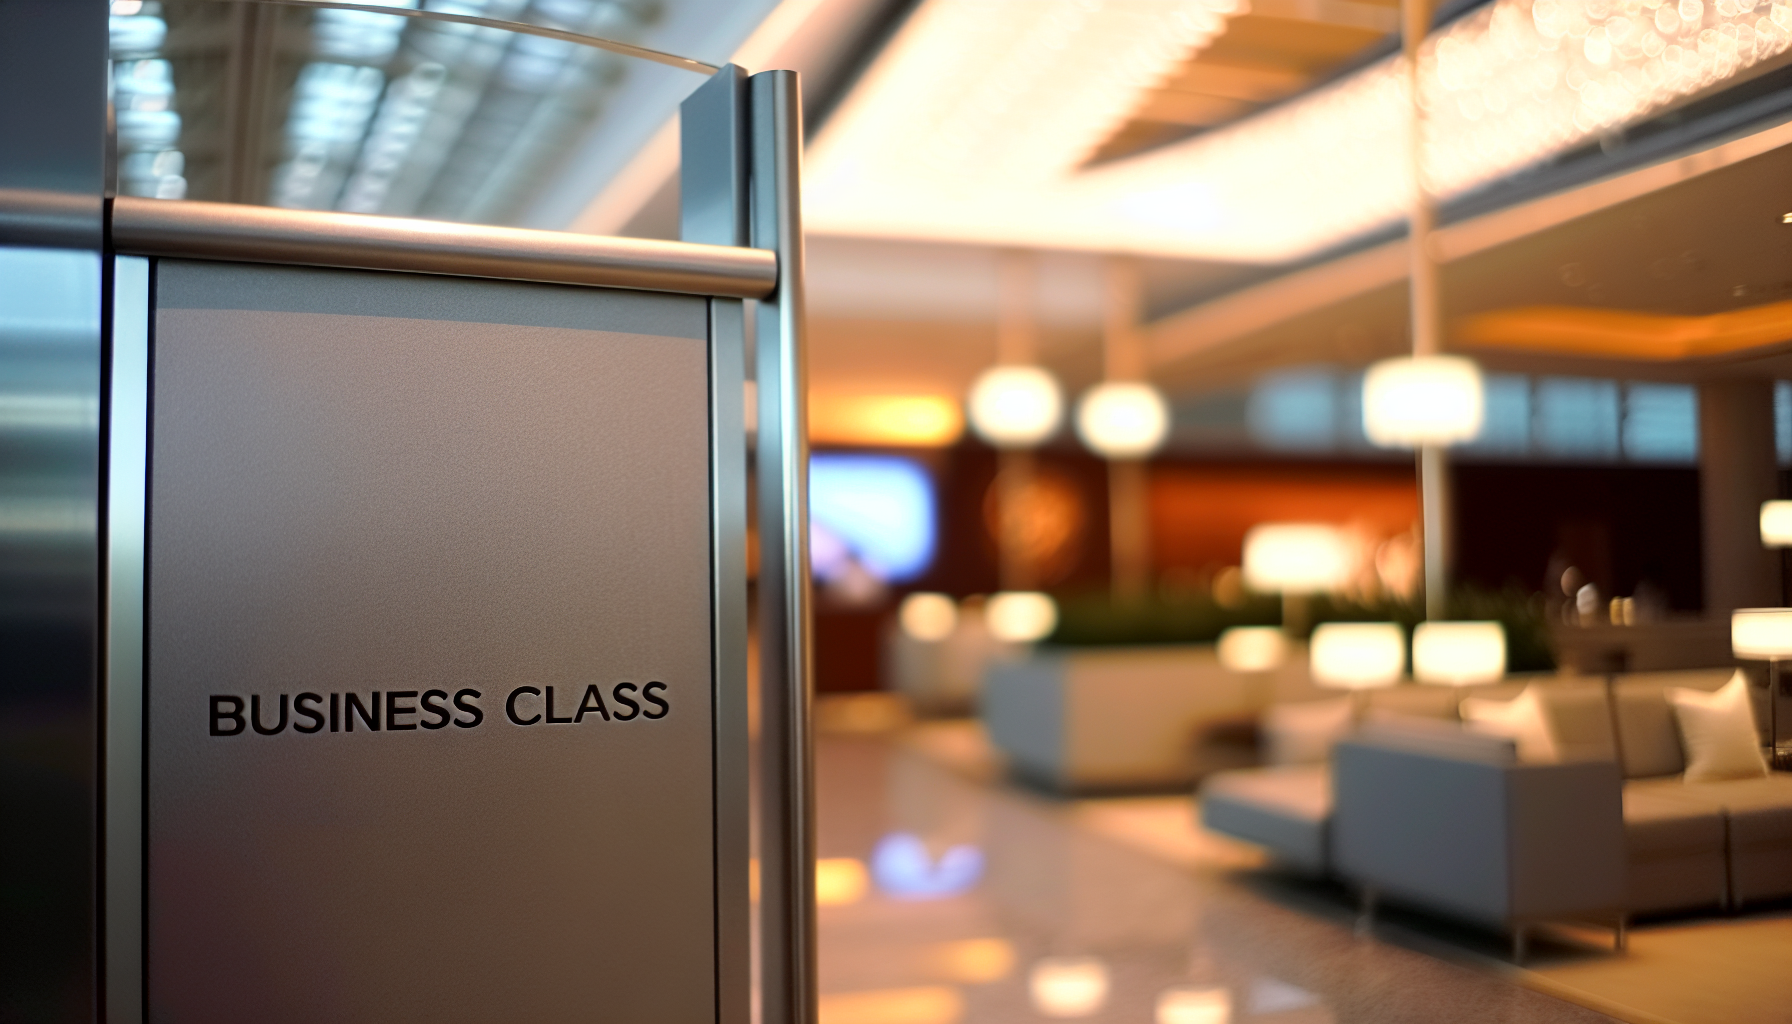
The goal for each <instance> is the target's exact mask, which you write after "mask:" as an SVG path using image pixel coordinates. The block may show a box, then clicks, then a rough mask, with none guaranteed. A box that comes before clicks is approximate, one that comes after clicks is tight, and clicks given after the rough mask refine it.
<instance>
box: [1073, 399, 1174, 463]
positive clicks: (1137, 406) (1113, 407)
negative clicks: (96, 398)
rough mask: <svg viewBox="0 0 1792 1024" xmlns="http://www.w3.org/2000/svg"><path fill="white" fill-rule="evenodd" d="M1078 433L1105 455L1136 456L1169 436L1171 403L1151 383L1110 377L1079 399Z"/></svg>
mask: <svg viewBox="0 0 1792 1024" xmlns="http://www.w3.org/2000/svg"><path fill="white" fill-rule="evenodd" d="M1076 433H1077V436H1078V437H1080V438H1082V439H1083V443H1084V444H1086V445H1088V446H1089V449H1090V450H1091V451H1093V452H1095V453H1096V454H1097V455H1100V456H1102V457H1103V458H1109V459H1136V458H1139V457H1140V456H1144V455H1150V454H1151V453H1152V452H1154V451H1157V448H1158V446H1159V445H1161V444H1163V443H1164V438H1165V437H1167V436H1169V433H1170V407H1169V405H1168V404H1167V403H1166V402H1165V401H1164V397H1163V396H1162V395H1160V394H1158V391H1157V389H1156V388H1154V387H1152V386H1151V385H1149V384H1137V383H1124V382H1119V381H1109V382H1108V383H1106V384H1099V385H1097V386H1095V387H1093V388H1090V389H1089V390H1088V391H1087V392H1086V393H1085V394H1084V395H1083V398H1082V401H1080V402H1078V403H1077V407H1076Z"/></svg>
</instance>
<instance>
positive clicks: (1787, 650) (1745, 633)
mask: <svg viewBox="0 0 1792 1024" xmlns="http://www.w3.org/2000/svg"><path fill="white" fill-rule="evenodd" d="M1730 651H1731V652H1732V653H1733V654H1735V655H1736V657H1738V658H1750V659H1758V660H1761V661H1769V660H1774V659H1779V658H1792V608H1738V609H1736V610H1735V611H1733V612H1731V613H1730Z"/></svg>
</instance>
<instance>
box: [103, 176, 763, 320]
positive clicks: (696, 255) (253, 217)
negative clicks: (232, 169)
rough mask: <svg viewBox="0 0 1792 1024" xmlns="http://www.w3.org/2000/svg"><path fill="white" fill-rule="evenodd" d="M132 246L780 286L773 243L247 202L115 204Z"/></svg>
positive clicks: (527, 274) (732, 286)
mask: <svg viewBox="0 0 1792 1024" xmlns="http://www.w3.org/2000/svg"><path fill="white" fill-rule="evenodd" d="M111 236H112V244H113V246H114V248H115V249H116V250H117V251H118V252H120V253H126V254H130V255H137V256H174V257H188V258H193V259H216V260H241V261H245V262H254V263H285V264H300V265H305V266H316V267H344V268H350V269H356V270H399V271H411V272H415V273H426V274H449V275H455V276H465V277H491V278H503V279H507V280H513V281H540V282H546V283H551V284H579V285H597V286H603V287H610V288H632V289H639V290H643V291H657V292H680V293H684V294H690V295H722V296H729V297H732V298H742V299H757V298H763V297H765V296H766V295H768V294H770V293H771V291H772V290H773V288H775V287H776V285H777V282H778V260H777V256H776V255H775V254H774V253H772V252H770V251H768V250H765V249H751V248H745V247H738V246H726V245H701V244H698V243H695V242H668V241H661V240H658V239H650V238H609V237H604V236H599V235H585V234H578V233H575V232H568V231H539V230H535V229H530V228H505V227H492V226H489V225H483V224H462V223H458V222H453V221H439V220H418V219H412V218H407V217H380V216H372V215H368V214H359V213H327V212H320V211H315V210H285V209H279V208H276V207H270V206H248V205H244V204H239V203H205V202H193V201H186V200H180V201H176V200H167V199H139V198H134V197H130V196H119V197H118V198H117V199H115V200H113V205H112V230H111Z"/></svg>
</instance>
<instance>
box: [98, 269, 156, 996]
mask: <svg viewBox="0 0 1792 1024" xmlns="http://www.w3.org/2000/svg"><path fill="white" fill-rule="evenodd" d="M149 280H150V275H149V261H148V260H146V259H144V258H143V257H141V256H114V257H112V374H111V377H112V386H111V388H110V393H109V394H108V396H107V404H108V406H109V410H108V411H109V416H108V418H107V426H108V429H107V431H106V434H107V437H106V444H107V457H106V547H105V552H106V578H105V586H106V609H105V610H106V616H105V623H106V632H105V639H106V647H105V651H106V656H105V658H104V659H103V664H104V665H105V698H106V701H105V709H106V714H105V723H106V728H105V733H104V735H105V762H104V763H105V766H106V776H105V799H104V800H103V801H101V806H103V807H104V808H105V818H104V822H105V830H104V839H105V845H104V849H103V850H102V851H101V854H102V861H103V864H104V871H103V873H102V878H103V879H104V882H105V893H106V912H105V915H104V918H103V921H104V925H105V930H104V936H103V937H104V940H105V941H104V947H103V948H104V951H105V957H104V963H105V976H104V978H103V979H102V980H103V983H104V986H105V991H106V994H107V999H106V1014H105V1019H106V1022H107V1024H140V1022H141V1021H142V1020H143V571H144V546H143V545H144V535H143V531H144V528H145V526H146V524H147V521H148V520H147V516H146V513H147V512H148V505H147V502H148V497H149V495H148V486H149V308H150V303H149V289H150V284H149Z"/></svg>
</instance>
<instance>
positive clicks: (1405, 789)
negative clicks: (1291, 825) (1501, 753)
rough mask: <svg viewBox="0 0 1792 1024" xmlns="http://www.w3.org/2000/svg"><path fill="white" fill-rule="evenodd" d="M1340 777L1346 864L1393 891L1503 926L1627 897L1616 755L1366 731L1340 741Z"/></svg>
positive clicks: (1337, 833) (1363, 879) (1336, 831)
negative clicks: (1467, 749) (1526, 753)
mask: <svg viewBox="0 0 1792 1024" xmlns="http://www.w3.org/2000/svg"><path fill="white" fill-rule="evenodd" d="M1332 785H1333V804H1334V811H1333V822H1332V856H1333V863H1334V865H1335V867H1336V869H1337V871H1338V873H1339V874H1340V875H1342V876H1343V877H1345V878H1346V879H1349V880H1351V881H1354V882H1357V883H1359V884H1362V885H1366V886H1370V887H1373V888H1375V889H1377V890H1378V891H1380V892H1382V893H1384V894H1386V895H1387V896H1389V897H1392V898H1397V899H1404V900H1407V901H1411V902H1414V903H1418V904H1421V905H1424V906H1428V907H1433V908H1435V909H1438V910H1442V911H1445V912H1448V913H1451V914H1454V915H1457V916H1460V917H1464V918H1468V919H1471V920H1475V921H1480V922H1482V923H1486V924H1491V925H1495V926H1504V925H1508V924H1513V923H1518V922H1524V921H1535V920H1543V919H1550V918H1564V917H1577V916H1583V915H1592V914H1602V913H1607V912H1611V911H1616V910H1617V909H1619V907H1620V906H1621V905H1622V902H1623V884H1624V824H1623V810H1622V790H1621V782H1620V779H1619V776H1618V770H1617V766H1616V765H1615V764H1611V763H1609V762H1581V763H1576V764H1525V765H1520V764H1510V763H1501V762H1500V761H1499V760H1498V759H1495V758H1487V757H1475V756H1465V755H1464V753H1463V752H1461V751H1452V750H1448V749H1446V748H1444V747H1442V746H1436V747H1433V748H1431V749H1427V748H1426V747H1425V746H1424V745H1420V744H1401V743H1396V742H1389V741H1381V740H1376V739H1372V738H1356V739H1352V740H1347V741H1345V742H1342V743H1340V744H1338V746H1337V748H1336V750H1335V752H1334V763H1333V773H1332Z"/></svg>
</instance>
